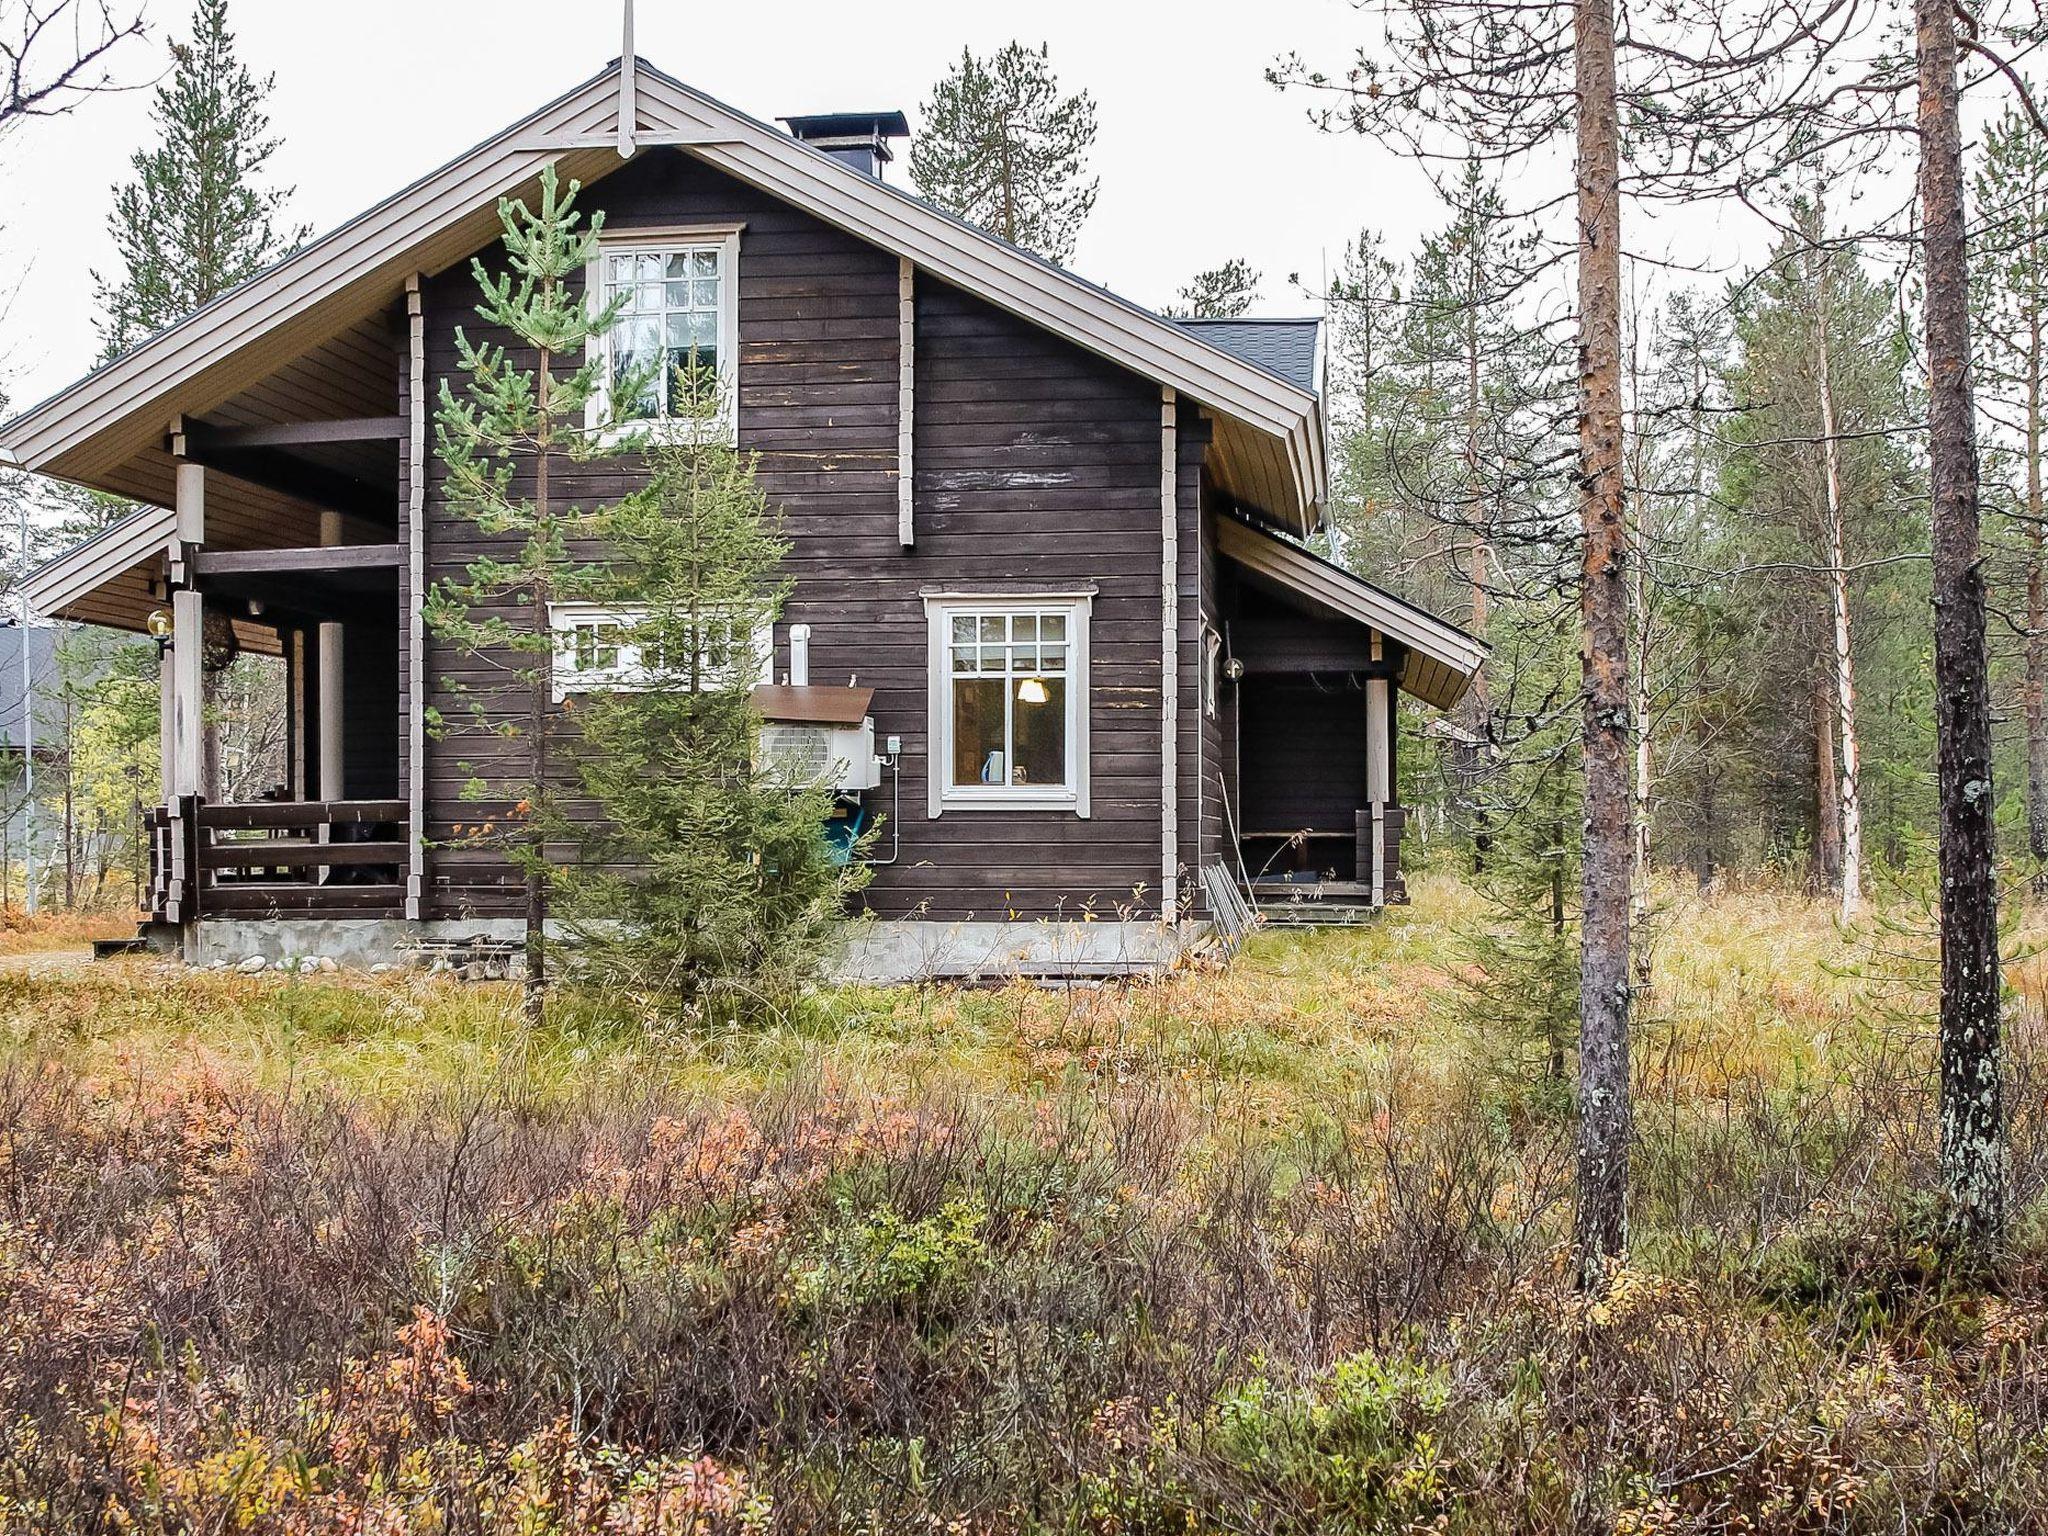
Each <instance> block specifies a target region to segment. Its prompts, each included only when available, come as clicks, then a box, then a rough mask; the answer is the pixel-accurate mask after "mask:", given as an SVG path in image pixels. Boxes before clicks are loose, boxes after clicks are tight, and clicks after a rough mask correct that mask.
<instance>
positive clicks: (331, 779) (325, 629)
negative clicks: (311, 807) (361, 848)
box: [314, 512, 348, 841]
mask: <svg viewBox="0 0 2048 1536" xmlns="http://www.w3.org/2000/svg"><path fill="white" fill-rule="evenodd" d="M340 542H341V514H340V513H339V512H322V513H321V514H320V543H321V546H322V547H323V548H324V547H327V546H330V545H335V544H339V543H340ZM314 644H315V647H316V649H317V651H318V653H319V663H320V688H319V693H320V798H321V799H322V800H345V799H347V798H348V792H347V790H346V789H344V788H343V785H342V734H343V733H342V718H341V701H342V648H341V626H340V625H339V624H336V623H334V622H332V621H325V622H323V623H322V624H321V625H320V628H319V630H318V632H317V635H316V638H315V642H314ZM324 840H325V839H324V834H323V841H324Z"/></svg>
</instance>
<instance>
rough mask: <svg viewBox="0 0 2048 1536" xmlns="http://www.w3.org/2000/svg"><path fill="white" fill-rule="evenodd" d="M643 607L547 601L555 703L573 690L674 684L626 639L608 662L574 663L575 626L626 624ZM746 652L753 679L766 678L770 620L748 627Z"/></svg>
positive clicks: (771, 651) (771, 653)
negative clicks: (594, 665)
mask: <svg viewBox="0 0 2048 1536" xmlns="http://www.w3.org/2000/svg"><path fill="white" fill-rule="evenodd" d="M646 616H647V610H646V609H645V608H644V607H641V606H639V605H637V604H633V603H550V604H548V630H549V632H550V633H551V634H552V635H553V636H554V638H555V657H554V660H555V664H554V669H553V681H554V690H553V691H554V696H555V702H556V703H557V704H559V703H561V702H562V701H563V700H564V699H566V698H568V697H569V696H570V695H571V694H577V693H635V692H641V691H644V690H645V689H648V688H651V687H654V686H655V685H656V684H657V683H660V684H662V685H663V686H671V685H674V679H672V678H670V677H669V676H668V675H667V674H665V673H664V674H662V675H661V676H660V677H657V676H655V675H653V674H652V673H651V672H650V671H649V669H648V668H647V667H646V666H644V665H643V664H642V662H641V658H640V648H639V647H638V646H637V645H634V644H633V643H632V642H631V641H630V640H626V641H621V642H620V645H619V659H618V660H617V661H616V662H614V663H613V664H612V665H611V666H609V667H603V668H594V669H591V670H588V671H586V670H583V669H582V668H579V667H578V666H577V665H576V631H577V630H579V629H583V628H586V627H589V626H593V625H598V624H617V625H619V626H621V627H622V628H626V629H630V628H632V627H633V626H634V625H636V624H639V623H640V622H642V621H643V620H644V619H645V618H646ZM753 641H754V643H753V646H752V648H751V653H752V656H753V660H754V671H753V678H754V682H755V683H764V682H766V681H768V679H769V676H770V675H771V670H772V668H773V667H774V664H775V626H774V625H773V624H772V623H764V624H761V625H759V626H758V627H757V628H756V629H755V630H754V637H753Z"/></svg>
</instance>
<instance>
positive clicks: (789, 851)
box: [552, 366, 867, 1023]
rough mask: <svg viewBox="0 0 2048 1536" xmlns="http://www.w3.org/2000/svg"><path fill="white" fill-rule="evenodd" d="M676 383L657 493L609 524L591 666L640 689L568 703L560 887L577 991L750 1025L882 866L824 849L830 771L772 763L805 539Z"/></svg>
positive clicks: (704, 379) (608, 512)
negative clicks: (571, 770) (783, 525)
mask: <svg viewBox="0 0 2048 1536" xmlns="http://www.w3.org/2000/svg"><path fill="white" fill-rule="evenodd" d="M678 374H679V377H678V379H677V382H676V386H675V389H674V396H675V397H676V398H678V399H680V400H681V401H682V402H683V404H682V406H681V408H679V409H676V410H674V411H673V412H672V418H673V419H672V420H671V421H670V422H668V423H666V424H665V430H664V432H663V433H662V435H661V437H660V439H659V441H657V442H655V443H653V444H652V445H651V446H650V449H649V454H648V463H649V467H650V469H651V471H652V478H651V481H650V483H649V485H648V486H647V488H646V489H645V490H644V491H642V492H640V493H638V494H636V495H633V496H629V497H627V498H625V499H624V500H622V501H620V502H618V503H616V504H615V505H613V506H610V507H607V508H605V509H604V510H603V511H602V512H601V513H600V514H598V515H597V517H596V518H595V519H594V520H593V522H594V531H595V533H596V534H597V536H598V537H599V538H600V539H601V540H602V541H603V544H604V547H605V548H606V549H607V550H608V551H611V552H612V553H611V558H610V561H609V563H608V564H607V566H606V567H605V576H604V578H603V582H602V584H601V585H602V587H603V594H602V595H603V598H604V600H605V603H606V605H607V607H608V609H609V611H610V612H611V613H613V614H615V615H617V616H618V622H617V623H616V625H615V626H613V627H612V628H610V629H609V630H606V631H603V632H599V633H593V634H592V635H591V636H589V637H588V640H587V643H588V644H589V645H590V646H591V647H593V648H602V650H603V653H604V654H603V655H602V656H593V657H592V658H590V660H591V661H593V662H595V663H597V664H599V665H603V666H605V667H607V668H608V669H609V670H610V672H611V674H612V676H613V677H614V678H615V679H619V680H620V681H622V682H623V686H616V687H611V688H606V689H603V690H598V691H592V692H590V693H588V694H582V695H578V694H574V693H572V694H571V696H570V698H569V701H568V703H569V714H570V717H571V718H572V719H573V720H574V721H575V722H576V725H577V736H578V740H577V742H576V745H575V747H574V749H573V753H574V758H575V764H576V770H575V780H576V784H577V791H578V802H579V803H578V805H577V806H576V807H575V809H576V811H577V812H578V814H577V815H576V816H575V818H574V819H573V820H570V819H567V818H563V819H561V821H560V824H559V834H560V835H561V836H563V837H565V838H573V839H574V840H575V841H576V843H577V844H578V846H579V849H580V857H579V858H577V859H576V860H575V861H573V862H571V863H568V864H565V865H563V866H562V867H560V868H558V869H556V870H554V871H553V872H552V878H553V880H554V883H555V892H556V910H557V911H558V913H559V914H560V917H561V921H562V923H563V926H564V928H565V929H566V931H567V932H568V933H569V934H570V935H571V936H572V938H573V940H574V942H575V946H576V949H575V953H576V964H577V968H578V975H579V977H580V978H582V979H584V980H587V981H588V982H590V983H591V984H592V985H593V986H597V987H601V988H605V989H608V990H613V991H615V992H617V993H620V994H623V995H625V996H627V997H630V998H631V999H633V1001H634V1002H635V1003H636V1004H638V1005H639V1006H641V1007H643V1008H645V1009H646V1010H648V1011H649V1012H651V1013H654V1014H656V1015H660V1016H664V1017H668V1018H672V1019H684V1018H687V1019H691V1020H696V1021H707V1022H711V1021H715V1022H721V1023H733V1022H742V1021H745V1020H746V1019H749V1018H753V1017H759V1016H761V1015H763V1014H764V1013H769V1012H772V1011H774V1010H776V1009H778V1008H781V1007H783V1006H785V1005H786V1004H787V1003H788V1002H790V1001H791V1000H792V999H793V998H794V997H795V996H796V995H797V993H798V992H799V991H800V990H801V988H802V987H803V986H804V985H805V984H806V983H807V982H809V981H810V980H811V979H813V978H814V977H815V976H816V975H817V974H818V973H819V971H820V969H821V967H822V966H823V964H824V962H825V961H826V959H828V958H829V956H830V954H831V951H832V947H833V941H834V939H835V936H836V930H837V929H838V928H839V926H840V924H841V922H842V920H843V918H844V914H845V911H846V901H847V897H848V896H849V895H851V894H852V893H853V892H854V891H856V890H858V889H859V888H860V887H861V886H862V885H864V884H865V883H866V879H867V870H866V868H865V866H864V865H863V864H862V863H861V862H860V860H859V859H858V858H857V857H856V858H853V859H850V860H843V861H842V860H841V859H835V857H834V853H833V850H832V849H831V847H830V845H828V843H827V840H826V837H825V835H824V824H825V822H826V820H827V819H828V818H829V817H830V816H831V815H832V813H833V806H834V797H833V793H832V790H831V789H830V787H829V776H828V783H827V784H826V785H825V786H822V787H821V786H820V785H819V784H816V783H812V782H806V781H801V780H795V779H792V778H790V777H788V776H786V775H784V774H782V773H780V772H778V771H777V769H776V768H775V766H774V765H773V764H771V763H765V762H763V761H762V760H761V755H760V752H759V741H760V731H761V719H760V716H759V714H758V712H757V710H756V708H755V705H754V701H753V698H752V690H753V688H754V685H755V684H756V683H758V682H761V681H763V680H764V670H765V667H764V658H763V656H762V654H761V652H760V650H759V648H758V647H757V641H756V637H757V636H760V635H763V634H765V633H768V632H769V629H770V626H771V625H772V624H773V623H774V620H775V616H776V614H777V612H778V611H779V610H780V608H781V605H782V603H783V601H784V599H785V598H786V597H787V595H788V593H789V590H790V583H789V580H788V578H787V577H786V576H784V575H783V574H782V573H781V572H782V561H783V557H784V556H785V554H786V553H787V551H788V544H787V541H786V540H784V539H783V537H782V536H781V533H780V531H779V529H778V527H777V525H776V521H775V519H774V517H773V516H772V515H771V512H770V509H769V506H768V503H767V498H766V497H765V495H764V494H763V492H762V490H761V487H760V485H759V484H758V483H757V481H756V479H755V473H754V460H753V456H752V455H750V454H744V453H741V452H740V451H739V450H737V449H736V448H735V447H733V445H732V443H731V441H730V439H729V434H728V433H727V432H726V430H725V429H724V417H723V414H722V412H721V411H720V410H719V408H718V401H717V398H716V395H715V393H714V391H715V390H716V387H717V384H716V380H715V378H713V377H711V376H709V374H708V372H706V373H697V372H695V371H694V370H692V369H691V368H689V367H687V366H686V367H684V368H683V369H680V370H678ZM566 809H567V807H558V810H566ZM856 851H857V850H856Z"/></svg>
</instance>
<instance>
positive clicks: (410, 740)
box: [405, 272, 427, 922]
mask: <svg viewBox="0 0 2048 1536" xmlns="http://www.w3.org/2000/svg"><path fill="white" fill-rule="evenodd" d="M424 287H425V284H424V282H423V280H422V278H421V274H419V273H417V272H415V273H414V274H413V275H412V276H410V277H408V278H407V279H406V280H405V315H406V320H405V330H406V352H407V357H406V404H407V412H406V432H407V436H408V439H409V440H408V442H407V444H406V448H407V452H406V464H405V508H406V540H405V572H406V593H407V602H406V614H405V632H406V662H405V677H406V687H407V691H408V694H409V696H410V702H409V704H408V706H407V709H406V727H405V728H406V776H405V777H406V785H405V799H406V809H407V824H406V833H407V836H406V843H407V847H408V850H409V851H408V854H407V861H406V876H405V915H406V917H407V918H408V919H410V920H411V921H414V922H417V921H419V918H420V916H421V905H422V903H423V902H424V901H425V899H426V887H427V844H426V816H427V762H426V758H427V729H426V721H427V700H426V683H427V665H426V649H427V633H426V600H427V594H426V591H425V587H426V580H427V555H426V548H427V546H426V521H427V319H426V297H425V293H424V291H423V290H424Z"/></svg>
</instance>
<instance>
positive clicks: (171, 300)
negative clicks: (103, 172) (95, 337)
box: [93, 0, 309, 360]
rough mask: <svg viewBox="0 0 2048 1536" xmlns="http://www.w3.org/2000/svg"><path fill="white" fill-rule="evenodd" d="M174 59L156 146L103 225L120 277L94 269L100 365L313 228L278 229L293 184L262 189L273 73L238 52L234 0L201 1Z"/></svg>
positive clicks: (141, 153)
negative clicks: (257, 72)
mask: <svg viewBox="0 0 2048 1536" xmlns="http://www.w3.org/2000/svg"><path fill="white" fill-rule="evenodd" d="M171 52H172V58H173V67H172V70H171V77H170V79H169V80H167V81H165V82H164V83H163V84H162V85H161V86H159V87H158V88H157V92H156V100H155V103H154V105H153V106H152V107H151V108H150V123H151V127H152V131H151V134H150V143H149V145H148V147H146V148H144V149H139V150H137V151H136V152H135V155H134V158H133V160H132V161H131V162H130V163H131V164H132V165H133V166H134V168H135V179H134V180H133V181H131V182H129V183H128V184H127V185H125V186H123V187H121V188H120V189H119V190H118V191H117V192H116V193H115V194H114V209H113V212H112V213H111V214H110V215H109V216H108V219H107V224H108V228H109V230H110V232H111V233H112V235H113V237H114V248H115V250H116V251H117V252H118V253H119V256H120V262H121V265H120V270H119V272H118V274H117V275H115V276H113V277H106V276H102V275H101V274H100V273H98V272H95V273H94V274H93V281H94V283H95V284H96V285H97V286H98V290H99V302H100V319H99V331H100V341H101V357H102V360H106V359H110V358H113V357H116V356H118V355H120V354H121V353H122V352H124V351H126V350H127V349H128V348H129V347H131V346H133V345H134V344H135V343H136V342H138V341H141V340H142V339H143V338H145V337H147V336H149V335H151V334H153V333H155V332H157V331H160V330H162V329H163V328H164V327H165V326H167V325H173V324H175V323H176V322H178V321H180V320H182V319H184V318H185V317H186V316H187V315H189V314H192V313H193V312H194V311H196V310H198V309H200V308H202V307H203V306H204V305H207V304H209V303H211V302H212V301H213V300H215V299H217V298H219V297H220V296H221V295H222V294H224V293H226V292H227V291H228V290H229V289H231V288H233V287H235V286H237V285H238V284H240V283H243V282H245V281H247V280H248V279H249V278H251V277H253V276H255V274H256V273H258V272H260V271H261V270H262V269H263V268H264V267H266V266H268V265H269V264H270V263H271V262H273V261H275V260H276V259H277V258H278V257H279V256H281V255H283V254H285V253H286V251H288V250H289V249H290V248H291V247H293V246H295V245H297V244H298V243H299V242H300V241H302V240H304V239H305V238H306V235H307V234H308V232H309V231H308V230H307V229H305V228H303V227H301V228H295V229H282V228H280V227H279V225H278V222H277V221H278V217H279V215H280V213H281V211H282V210H283V207H284V204H285V202H286V201H287V199H289V198H290V196H291V192H292V189H291V188H290V187H270V186H265V185H264V172H265V169H266V167H267V166H268V165H269V163H270V158H271V156H272V155H274V154H275V153H276V152H277V148H278V140H276V139H274V138H271V137H270V136H269V134H270V117H269V114H268V113H267V112H266V111H265V110H264V103H265V101H266V100H267V99H268V97H269V95H270V92H271V89H272V87H273V85H274V84H275V77H274V76H270V75H266V76H264V77H262V78H261V79H258V78H257V77H256V76H254V75H252V74H250V72H249V69H248V66H246V65H245V64H243V63H242V62H241V60H240V59H238V58H237V57H236V55H235V37H234V34H233V33H232V32H230V31H228V8H227V0H199V5H198V9H197V10H196V11H195V12H194V13H193V17H192V40H191V41H190V42H188V43H182V44H177V45H174V46H173V48H172V50H171Z"/></svg>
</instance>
